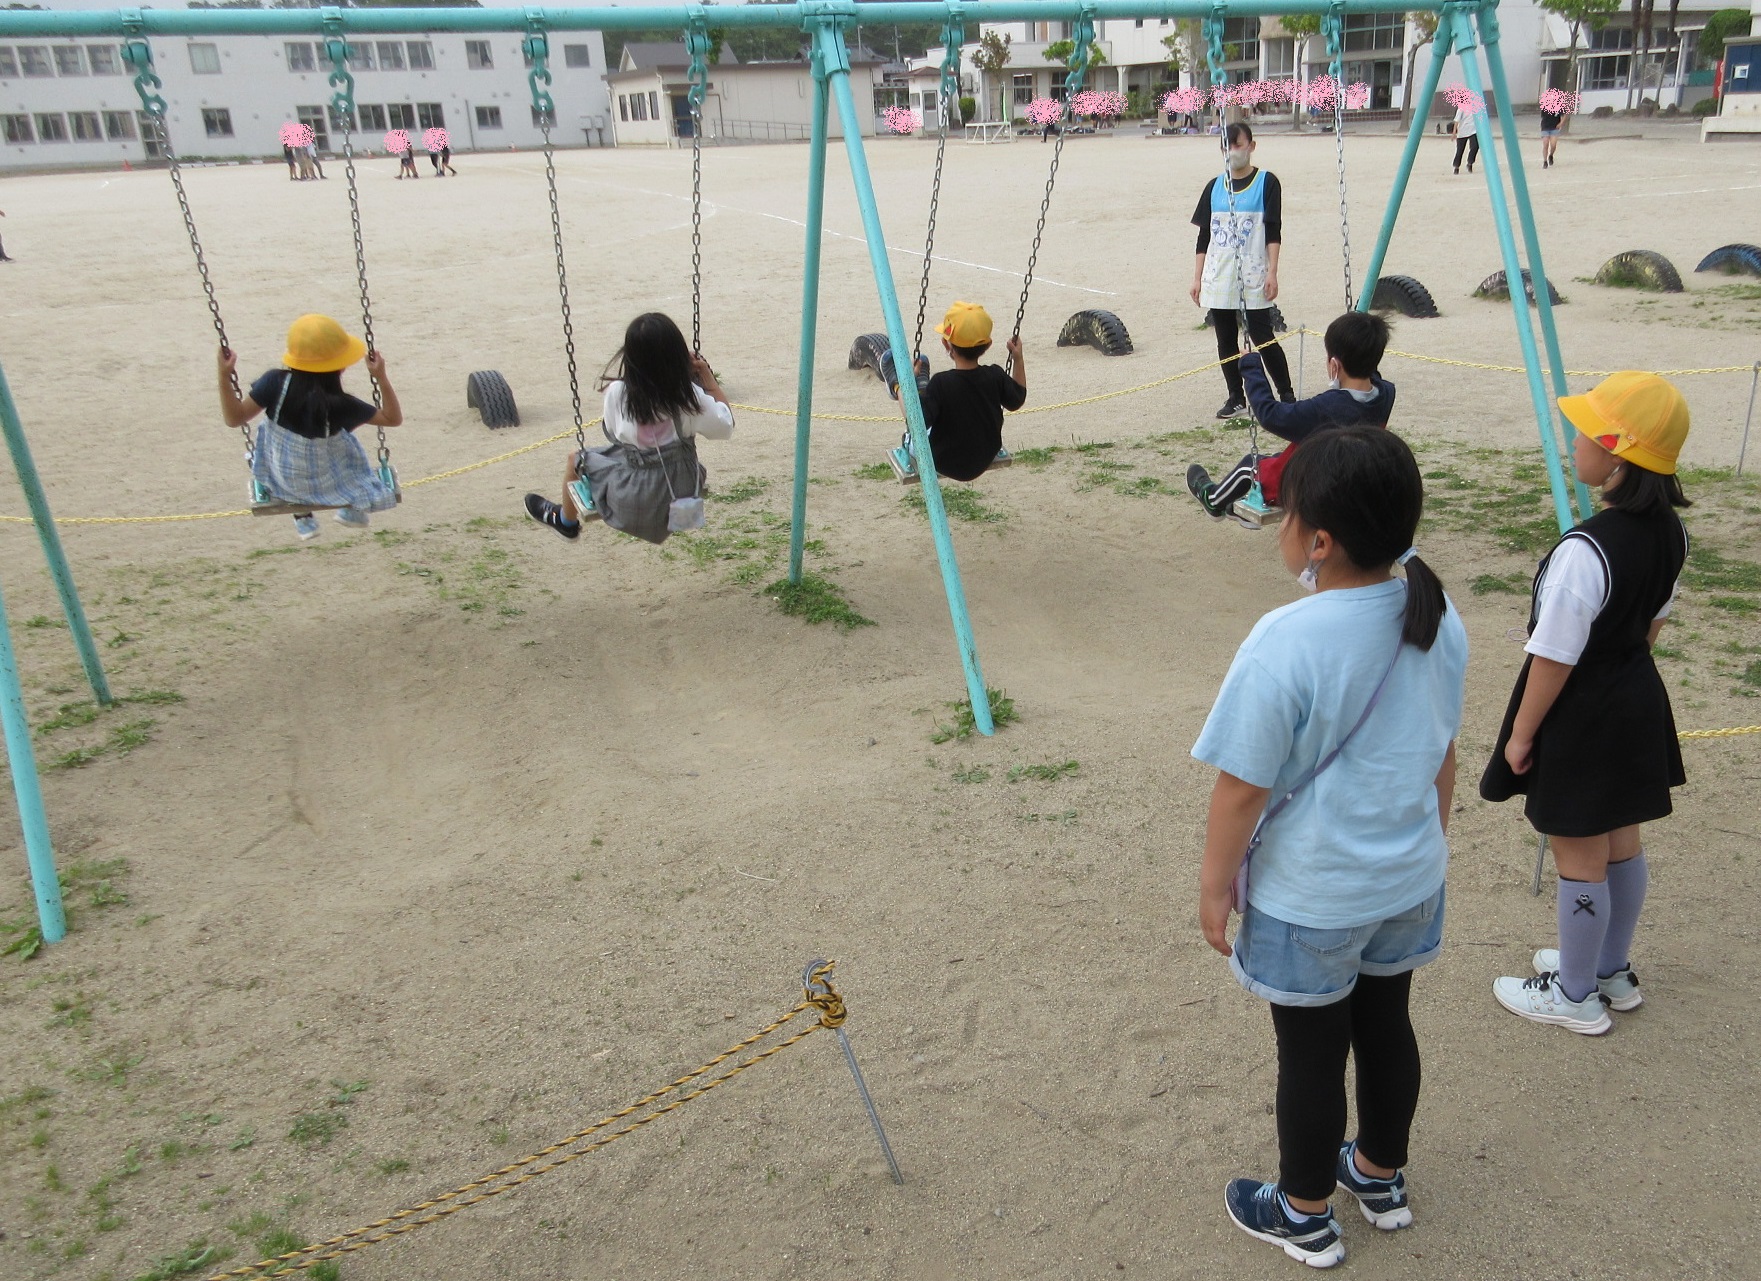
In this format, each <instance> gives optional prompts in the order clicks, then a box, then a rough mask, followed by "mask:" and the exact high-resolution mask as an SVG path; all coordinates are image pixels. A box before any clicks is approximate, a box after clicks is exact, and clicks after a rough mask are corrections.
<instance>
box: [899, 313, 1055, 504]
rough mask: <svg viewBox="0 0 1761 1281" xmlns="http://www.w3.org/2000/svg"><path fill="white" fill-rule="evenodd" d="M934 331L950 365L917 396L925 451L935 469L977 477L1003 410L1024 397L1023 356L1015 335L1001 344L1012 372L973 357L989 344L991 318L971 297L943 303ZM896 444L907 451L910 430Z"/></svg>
mask: <svg viewBox="0 0 1761 1281" xmlns="http://www.w3.org/2000/svg"><path fill="white" fill-rule="evenodd" d="M936 332H937V333H938V334H940V335H941V336H942V350H944V351H946V352H947V353H948V356H949V358H950V359H951V360H953V362H954V367H953V368H952V369H944V370H943V371H942V372H941V373H939V374H936V375H934V376H933V377H932V378H931V379H930V380H929V385H928V386H927V387H925V388H924V389H923V394H922V396H921V400H922V402H923V425H924V427H925V428H926V429H927V430H928V432H929V449H930V453H931V455H932V456H933V457H934V461H935V465H936V473H937V474H938V475H941V476H946V477H947V478H948V479H949V480H960V481H967V480H977V479H978V478H979V477H980V476H982V475H984V473H985V471H986V469H987V468H989V467H990V465H991V464H992V463H994V462H996V461H997V454H998V453H999V452H1000V451H1001V450H1002V448H1003V411H1004V410H1008V411H1009V412H1010V413H1014V412H1015V411H1016V410H1017V409H1020V408H1021V407H1022V406H1023V405H1025V404H1026V403H1027V359H1026V357H1025V356H1023V355H1022V353H1021V339H1020V338H1018V337H1017V338H1011V339H1009V341H1008V342H1007V343H1005V344H1004V346H1005V348H1006V349H1007V350H1008V352H1009V361H1010V364H1011V365H1012V366H1013V372H1012V373H1011V372H1010V371H1007V370H1005V369H1004V368H1003V367H1002V366H1001V365H981V364H979V363H978V362H979V360H980V359H981V358H983V356H984V354H985V352H987V351H989V350H990V347H991V318H990V313H988V312H987V311H985V309H984V308H983V307H981V306H979V305H978V304H977V303H975V302H956V303H955V304H954V305H953V306H952V307H950V308H948V314H947V315H945V316H943V317H942V323H941V324H939V325H937V326H936ZM900 448H901V449H902V450H903V451H904V452H905V454H906V455H909V454H910V452H911V433H910V432H906V433H905V437H904V439H903V441H902V442H901V443H900Z"/></svg>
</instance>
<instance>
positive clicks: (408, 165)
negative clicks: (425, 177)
mask: <svg viewBox="0 0 1761 1281" xmlns="http://www.w3.org/2000/svg"><path fill="white" fill-rule="evenodd" d="M397 176H398V177H399V178H400V179H403V178H420V177H421V176H422V175H421V174H420V173H419V172H417V169H416V144H415V143H413V142H412V143H410V144H409V145H408V146H406V147H405V148H404V149H403V150H402V151H400V152H398V153H397Z"/></svg>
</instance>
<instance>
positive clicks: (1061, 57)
mask: <svg viewBox="0 0 1761 1281" xmlns="http://www.w3.org/2000/svg"><path fill="white" fill-rule="evenodd" d="M1043 56H1044V57H1045V60H1046V61H1047V62H1061V63H1063V64H1064V68H1065V70H1066V71H1068V70H1069V68H1070V60H1071V59H1072V58H1074V57H1075V56H1076V41H1074V40H1054V41H1052V43H1051V44H1049V45H1047V46H1046V49H1045V54H1044V55H1043ZM1106 62H1107V55H1106V54H1104V53H1102V52H1101V47H1100V46H1099V45H1096V44H1091V45H1089V47H1088V65H1087V66H1086V67H1084V68H1083V71H1082V82H1083V86H1084V87H1085V88H1089V89H1092V88H1094V81H1093V80H1092V79H1090V77H1089V73H1090V72H1092V71H1093V70H1094V69H1095V68H1096V67H1101V66H1105V65H1106Z"/></svg>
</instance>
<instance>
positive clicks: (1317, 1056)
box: [1272, 973, 1419, 1201]
mask: <svg viewBox="0 0 1761 1281" xmlns="http://www.w3.org/2000/svg"><path fill="white" fill-rule="evenodd" d="M1411 992H1412V975H1411V973H1407V974H1396V975H1394V976H1392V977H1390V978H1371V977H1370V976H1369V975H1367V974H1366V975H1359V976H1358V980H1357V986H1356V987H1355V988H1353V989H1352V993H1351V995H1350V996H1348V997H1347V998H1346V999H1345V1000H1343V1001H1335V1002H1334V1003H1333V1004H1332V1005H1317V1006H1295V1005H1274V1006H1273V1007H1272V1027H1273V1029H1274V1030H1275V1031H1276V1032H1277V1034H1278V1187H1279V1188H1280V1189H1281V1190H1282V1191H1283V1192H1284V1194H1285V1195H1286V1196H1293V1197H1297V1198H1299V1199H1301V1200H1304V1201H1324V1200H1326V1199H1327V1198H1328V1197H1330V1196H1332V1195H1333V1188H1334V1171H1335V1169H1336V1168H1337V1164H1338V1160H1339V1147H1340V1145H1341V1144H1342V1143H1344V1142H1345V1056H1346V1052H1347V1051H1350V1052H1351V1054H1352V1057H1353V1058H1354V1059H1355V1060H1356V1063H1357V1144H1358V1148H1359V1150H1360V1151H1362V1152H1363V1154H1364V1160H1366V1161H1368V1162H1370V1163H1371V1164H1373V1165H1379V1166H1382V1167H1383V1168H1385V1169H1395V1170H1398V1169H1400V1168H1401V1167H1402V1166H1404V1165H1405V1164H1406V1141H1407V1135H1408V1133H1409V1132H1410V1131H1411V1129H1412V1117H1413V1113H1414V1112H1415V1111H1417V1110H1418V1105H1419V1043H1418V1039H1417V1038H1416V1037H1415V1036H1414V1035H1413V1030H1412V1019H1411V1018H1410V1017H1409V1016H1408V1014H1407V998H1408V997H1409V996H1410V995H1411Z"/></svg>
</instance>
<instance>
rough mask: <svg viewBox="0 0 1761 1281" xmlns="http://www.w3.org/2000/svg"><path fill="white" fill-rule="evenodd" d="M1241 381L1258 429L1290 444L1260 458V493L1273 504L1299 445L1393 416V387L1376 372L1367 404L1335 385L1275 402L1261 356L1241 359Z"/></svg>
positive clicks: (1380, 423) (1374, 424)
mask: <svg viewBox="0 0 1761 1281" xmlns="http://www.w3.org/2000/svg"><path fill="white" fill-rule="evenodd" d="M1241 382H1242V386H1243V387H1244V388H1245V389H1246V391H1247V403H1248V405H1249V406H1250V407H1251V408H1252V409H1253V416H1254V417H1255V418H1256V419H1258V420H1259V424H1260V426H1262V427H1264V428H1265V429H1266V430H1267V431H1269V432H1271V433H1272V434H1273V435H1274V436H1281V437H1283V438H1284V439H1285V440H1288V441H1289V442H1290V445H1289V447H1288V448H1286V449H1285V450H1283V452H1281V453H1278V454H1274V455H1272V456H1271V457H1269V458H1262V459H1261V460H1260V466H1259V478H1260V493H1261V494H1263V495H1264V496H1265V499H1266V501H1267V502H1268V503H1271V504H1273V505H1276V504H1277V502H1278V491H1279V482H1280V480H1281V478H1282V477H1283V475H1284V467H1285V464H1287V463H1288V462H1289V461H1290V456H1291V455H1292V454H1294V453H1295V452H1296V448H1297V446H1298V445H1300V444H1301V443H1302V442H1303V441H1305V440H1307V439H1308V438H1309V437H1310V436H1312V435H1314V434H1315V433H1316V432H1318V431H1325V430H1326V429H1327V428H1329V427H1357V426H1360V425H1361V426H1366V427H1386V426H1387V425H1388V419H1389V416H1390V415H1391V414H1392V413H1393V412H1394V384H1393V383H1391V382H1389V381H1388V380H1387V379H1386V378H1383V377H1382V376H1381V375H1379V374H1372V375H1371V376H1370V385H1371V386H1373V387H1374V388H1375V389H1376V390H1377V391H1378V392H1379V393H1381V394H1380V395H1378V396H1377V397H1376V398H1375V399H1374V400H1372V401H1370V402H1369V403H1368V404H1364V403H1363V402H1361V401H1360V400H1358V399H1357V397H1355V396H1353V395H1352V394H1351V393H1350V392H1348V391H1345V390H1344V389H1342V388H1338V387H1332V388H1329V389H1328V390H1326V391H1324V392H1322V393H1321V394H1320V395H1318V396H1310V397H1309V398H1308V399H1307V400H1297V401H1290V402H1286V401H1281V400H1279V399H1278V396H1277V393H1276V392H1274V391H1273V390H1272V384H1271V382H1270V381H1269V380H1268V379H1267V378H1266V367H1265V365H1264V364H1263V363H1262V362H1261V360H1260V353H1259V352H1257V351H1250V352H1246V353H1244V354H1243V355H1242V357H1241Z"/></svg>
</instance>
